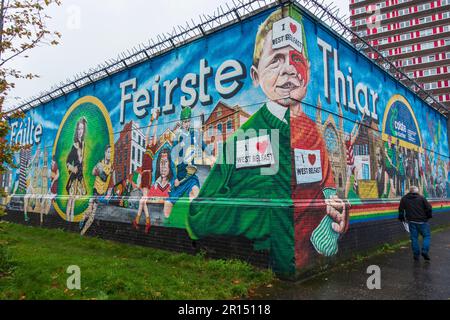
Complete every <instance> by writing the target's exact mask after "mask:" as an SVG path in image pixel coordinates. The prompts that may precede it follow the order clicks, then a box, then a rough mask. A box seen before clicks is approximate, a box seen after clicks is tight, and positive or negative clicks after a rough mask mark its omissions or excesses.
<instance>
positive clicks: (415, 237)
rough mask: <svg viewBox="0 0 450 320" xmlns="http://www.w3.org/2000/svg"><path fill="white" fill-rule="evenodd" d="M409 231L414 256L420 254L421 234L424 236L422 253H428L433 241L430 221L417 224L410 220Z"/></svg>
mask: <svg viewBox="0 0 450 320" xmlns="http://www.w3.org/2000/svg"><path fill="white" fill-rule="evenodd" d="M409 232H410V235H411V245H412V250H413V253H414V256H419V255H420V245H419V234H420V235H421V236H422V237H423V246H422V253H424V254H428V252H429V251H430V241H431V231H430V225H429V224H428V223H424V224H417V223H412V222H410V223H409Z"/></svg>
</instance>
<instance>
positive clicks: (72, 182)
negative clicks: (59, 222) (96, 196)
mask: <svg viewBox="0 0 450 320" xmlns="http://www.w3.org/2000/svg"><path fill="white" fill-rule="evenodd" d="M86 126H87V120H86V119H85V118H84V117H82V118H81V119H80V120H78V122H77V125H76V129H75V134H74V137H73V145H72V149H71V150H70V153H69V155H68V156H67V160H66V166H67V171H68V172H69V180H68V181H67V184H66V191H67V193H68V195H69V200H68V201H67V209H66V219H67V221H69V222H73V221H74V211H75V201H76V200H77V199H78V198H79V197H80V196H85V195H86V194H87V192H86V184H85V181H84V173H83V162H84V155H85V147H86V144H85V141H84V138H85V136H86V130H87V128H86Z"/></svg>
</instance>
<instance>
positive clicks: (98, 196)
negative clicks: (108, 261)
mask: <svg viewBox="0 0 450 320" xmlns="http://www.w3.org/2000/svg"><path fill="white" fill-rule="evenodd" d="M111 174H112V163H111V146H106V148H105V156H104V158H103V160H101V161H100V162H99V163H97V165H96V166H95V167H94V169H93V170H92V175H93V176H95V181H94V191H93V195H92V197H91V199H90V200H89V207H88V209H87V211H86V213H85V214H84V216H83V219H82V220H81V221H80V230H81V233H80V234H81V235H82V236H83V235H85V234H86V232H87V231H88V230H89V228H90V227H91V225H92V223H93V222H94V219H95V213H96V211H97V207H98V203H99V202H104V201H105V196H106V194H107V192H108V186H109V180H110V178H111Z"/></svg>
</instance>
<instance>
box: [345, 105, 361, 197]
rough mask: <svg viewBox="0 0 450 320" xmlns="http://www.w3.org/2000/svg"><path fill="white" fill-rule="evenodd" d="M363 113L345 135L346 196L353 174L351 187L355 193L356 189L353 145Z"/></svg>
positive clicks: (356, 178)
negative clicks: (359, 119) (350, 130)
mask: <svg viewBox="0 0 450 320" xmlns="http://www.w3.org/2000/svg"><path fill="white" fill-rule="evenodd" d="M364 117H365V113H364V115H363V117H362V119H361V121H357V122H356V123H355V126H354V127H353V130H352V132H351V133H350V134H349V135H346V137H345V155H346V160H347V181H346V183H345V197H346V198H348V194H349V192H350V188H351V186H350V185H351V178H352V176H353V179H354V183H353V188H354V190H355V193H356V192H357V190H358V169H357V168H356V166H355V153H354V146H355V142H356V139H358V136H359V131H360V130H361V124H362V123H363V121H364Z"/></svg>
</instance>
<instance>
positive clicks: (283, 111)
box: [187, 8, 348, 276]
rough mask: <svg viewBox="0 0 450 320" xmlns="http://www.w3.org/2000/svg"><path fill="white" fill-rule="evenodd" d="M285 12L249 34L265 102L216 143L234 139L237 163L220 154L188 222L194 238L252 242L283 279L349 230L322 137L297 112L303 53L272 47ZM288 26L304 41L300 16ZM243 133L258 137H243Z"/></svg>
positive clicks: (303, 82)
mask: <svg viewBox="0 0 450 320" xmlns="http://www.w3.org/2000/svg"><path fill="white" fill-rule="evenodd" d="M288 15H289V10H288V8H283V9H279V10H277V11H275V12H274V13H272V14H271V15H270V16H269V17H268V18H267V19H266V21H265V22H264V23H263V24H262V25H261V26H260V28H259V30H258V34H257V36H256V43H255V51H254V58H253V61H254V62H253V66H252V68H251V77H252V79H253V83H254V85H255V86H256V87H260V88H261V89H262V91H263V92H264V94H265V95H266V97H267V99H268V102H267V103H266V104H264V105H263V106H262V107H261V108H260V109H259V110H258V111H257V112H256V113H255V114H254V115H253V116H252V117H251V118H250V119H249V120H248V121H247V122H246V123H245V124H244V125H243V126H242V127H241V128H240V130H239V131H238V132H237V133H235V134H234V135H232V136H231V137H230V138H229V139H228V140H227V141H226V142H225V143H224V147H223V150H228V149H227V147H228V144H235V146H234V147H235V148H234V149H233V148H231V149H232V150H236V152H235V155H236V158H237V157H239V155H240V154H242V155H243V157H241V158H242V159H244V160H243V161H240V160H239V159H236V158H234V159H233V160H234V161H230V159H229V158H228V157H229V155H228V154H227V153H224V154H222V155H221V157H220V158H219V160H218V161H217V162H216V164H215V165H214V167H213V168H212V170H211V172H210V174H209V176H208V179H207V180H206V181H205V183H204V185H203V186H202V188H201V191H200V194H199V196H198V198H197V199H194V200H193V201H192V203H191V205H190V211H189V215H188V220H187V229H188V232H189V234H190V236H191V238H193V239H199V238H201V237H206V236H211V235H222V236H223V235H229V236H244V237H246V238H248V239H250V240H252V241H253V242H254V246H255V249H256V250H268V251H269V252H270V257H271V264H272V267H273V269H274V271H275V272H277V273H278V274H280V275H287V276H289V275H292V274H293V273H294V272H295V266H296V262H297V267H299V268H300V267H303V266H305V265H307V264H308V263H309V262H311V258H312V256H313V255H314V254H317V253H319V254H321V255H326V256H330V255H333V254H335V253H336V252H337V239H338V238H339V236H340V235H341V234H343V233H345V232H346V230H347V228H348V208H347V207H346V205H345V204H344V202H343V201H342V200H340V199H339V198H338V197H337V196H336V188H335V182H334V179H333V176H332V171H331V166H330V162H329V159H328V154H327V151H326V146H325V142H324V140H323V138H322V136H321V134H320V133H319V131H318V129H317V126H316V125H315V123H314V122H313V121H312V120H311V119H310V118H309V117H308V116H306V115H305V113H304V112H303V110H302V105H301V101H302V100H303V98H304V97H305V96H306V91H307V86H308V83H309V81H310V66H309V62H308V60H307V50H306V48H305V47H303V48H297V49H294V48H293V47H291V46H290V45H288V46H283V47H278V48H276V47H275V48H274V46H273V42H272V39H273V38H274V32H275V31H274V30H275V24H276V23H277V22H278V21H280V20H282V19H283V18H285V17H287V16H288ZM283 22H284V21H283ZM290 23H292V26H293V27H292V28H291V30H292V32H294V31H296V32H295V33H296V35H294V36H295V37H297V38H296V40H298V41H297V43H303V44H305V43H306V41H305V37H306V35H305V33H304V30H303V26H302V24H301V18H300V17H298V18H297V22H296V23H294V22H292V20H290ZM279 27H280V30H281V27H282V25H279ZM297 31H298V33H297ZM277 32H278V31H277ZM249 131H251V132H254V133H256V135H257V136H253V137H243V135H245V134H242V132H244V133H245V132H249ZM275 136H278V138H275ZM291 139H292V144H291ZM276 148H277V149H278V155H277V157H276V158H275V156H274V154H273V150H275V149H276ZM238 150H239V151H238ZM246 155H248V157H247V156H246ZM245 160H247V161H245ZM263 169H268V171H265V170H263ZM310 169H311V170H310ZM262 170H263V171H262ZM262 172H264V174H262ZM303 173H305V174H303ZM217 198H220V201H214V200H211V199H217ZM262 202H264V204H265V205H264V206H261V203H262Z"/></svg>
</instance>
